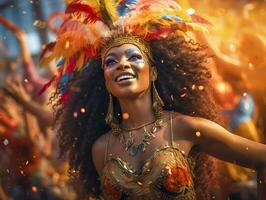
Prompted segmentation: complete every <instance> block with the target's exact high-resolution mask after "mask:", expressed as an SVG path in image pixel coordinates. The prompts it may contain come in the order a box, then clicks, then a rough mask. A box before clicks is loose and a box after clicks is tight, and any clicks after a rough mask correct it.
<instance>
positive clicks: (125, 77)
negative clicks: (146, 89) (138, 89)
mask: <svg viewBox="0 0 266 200" xmlns="http://www.w3.org/2000/svg"><path fill="white" fill-rule="evenodd" d="M135 78H136V76H135V75H134V74H131V73H129V72H126V73H121V74H119V75H118V76H117V77H116V79H115V82H122V81H126V80H132V79H135Z"/></svg>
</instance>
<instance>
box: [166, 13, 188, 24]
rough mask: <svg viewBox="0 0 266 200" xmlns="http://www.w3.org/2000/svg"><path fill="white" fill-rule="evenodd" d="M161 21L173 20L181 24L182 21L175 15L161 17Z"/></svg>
mask: <svg viewBox="0 0 266 200" xmlns="http://www.w3.org/2000/svg"><path fill="white" fill-rule="evenodd" d="M161 18H162V19H165V20H175V21H177V22H178V23H183V20H182V19H181V18H179V17H177V16H176V15H166V14H165V15H162V16H161Z"/></svg>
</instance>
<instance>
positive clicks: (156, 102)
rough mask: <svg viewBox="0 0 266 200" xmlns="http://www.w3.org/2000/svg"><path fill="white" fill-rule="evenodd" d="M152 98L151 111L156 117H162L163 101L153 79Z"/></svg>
mask: <svg viewBox="0 0 266 200" xmlns="http://www.w3.org/2000/svg"><path fill="white" fill-rule="evenodd" d="M152 100H153V104H152V107H153V111H154V115H155V117H156V119H159V118H161V117H162V112H163V106H164V102H163V100H162V99H161V97H160V95H159V93H158V91H157V89H156V87H155V83H154V81H153V82H152Z"/></svg>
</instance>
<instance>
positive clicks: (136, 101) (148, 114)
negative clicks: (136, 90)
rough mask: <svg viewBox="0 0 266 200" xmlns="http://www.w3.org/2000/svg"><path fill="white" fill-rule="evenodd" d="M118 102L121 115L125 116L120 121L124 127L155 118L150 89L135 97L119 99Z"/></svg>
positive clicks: (137, 124)
mask: <svg viewBox="0 0 266 200" xmlns="http://www.w3.org/2000/svg"><path fill="white" fill-rule="evenodd" d="M119 103H120V106H121V111H122V115H124V116H125V117H123V121H122V127H124V128H134V127H138V126H141V125H142V124H145V123H148V122H152V121H154V120H155V116H154V113H153V110H152V100H151V94H150V91H148V92H145V93H142V94H140V95H138V96H137V97H136V98H130V99H124V98H122V99H119ZM127 118H128V119H127Z"/></svg>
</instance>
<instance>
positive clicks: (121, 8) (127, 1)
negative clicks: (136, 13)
mask: <svg viewBox="0 0 266 200" xmlns="http://www.w3.org/2000/svg"><path fill="white" fill-rule="evenodd" d="M137 1H138V0H123V1H121V3H120V4H119V5H118V7H117V12H118V15H119V16H121V17H122V16H125V15H127V14H128V13H130V12H131V11H132V10H133V9H132V8H131V6H132V5H135V4H136V3H137Z"/></svg>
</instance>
